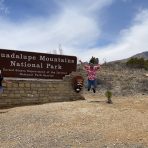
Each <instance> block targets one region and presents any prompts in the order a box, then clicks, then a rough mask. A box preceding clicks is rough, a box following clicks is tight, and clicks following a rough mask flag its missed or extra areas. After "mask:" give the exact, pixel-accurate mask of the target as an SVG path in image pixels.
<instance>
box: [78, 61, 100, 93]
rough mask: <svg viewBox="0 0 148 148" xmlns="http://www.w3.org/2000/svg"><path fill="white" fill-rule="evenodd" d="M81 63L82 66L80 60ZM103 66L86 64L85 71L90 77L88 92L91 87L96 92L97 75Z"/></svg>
mask: <svg viewBox="0 0 148 148" xmlns="http://www.w3.org/2000/svg"><path fill="white" fill-rule="evenodd" d="M79 61H80V63H81V64H82V63H83V62H82V61H81V60H79ZM100 69H101V66H100V64H97V65H94V64H93V63H90V64H85V65H84V70H85V71H86V72H87V76H88V91H90V89H91V87H92V90H93V92H94V93H95V92H96V73H97V70H100Z"/></svg>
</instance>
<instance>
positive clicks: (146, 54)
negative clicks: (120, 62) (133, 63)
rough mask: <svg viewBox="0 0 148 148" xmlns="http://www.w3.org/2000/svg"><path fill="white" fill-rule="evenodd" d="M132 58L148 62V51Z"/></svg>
mask: <svg viewBox="0 0 148 148" xmlns="http://www.w3.org/2000/svg"><path fill="white" fill-rule="evenodd" d="M132 57H133V58H144V59H145V60H148V51H146V52H142V53H139V54H136V55H134V56H132Z"/></svg>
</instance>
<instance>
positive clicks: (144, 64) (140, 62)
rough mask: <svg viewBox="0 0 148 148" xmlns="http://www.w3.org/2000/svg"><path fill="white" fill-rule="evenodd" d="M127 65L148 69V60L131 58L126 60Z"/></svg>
mask: <svg viewBox="0 0 148 148" xmlns="http://www.w3.org/2000/svg"><path fill="white" fill-rule="evenodd" d="M126 65H127V66H128V67H130V68H144V69H146V70H148V60H144V58H131V59H129V60H128V61H127V62H126Z"/></svg>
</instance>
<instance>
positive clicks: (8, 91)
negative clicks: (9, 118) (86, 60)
mask: <svg viewBox="0 0 148 148" xmlns="http://www.w3.org/2000/svg"><path fill="white" fill-rule="evenodd" d="M75 75H79V73H75V72H73V73H72V74H71V75H69V76H66V77H64V78H63V80H50V81H49V80H10V81H11V83H5V82H3V86H4V91H3V93H2V94H0V107H1V108H2V107H6V106H16V105H17V106H20V105H29V104H42V103H49V102H61V101H74V100H79V99H84V98H83V97H82V96H81V92H80V93H76V92H75V91H74V90H73V88H72V84H71V79H72V78H73V77H74V76H75Z"/></svg>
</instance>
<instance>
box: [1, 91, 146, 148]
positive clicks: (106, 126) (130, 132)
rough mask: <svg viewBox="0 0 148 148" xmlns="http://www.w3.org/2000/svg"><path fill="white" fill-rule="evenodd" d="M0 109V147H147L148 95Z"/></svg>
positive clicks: (91, 96) (90, 96) (95, 96)
mask: <svg viewBox="0 0 148 148" xmlns="http://www.w3.org/2000/svg"><path fill="white" fill-rule="evenodd" d="M85 97H86V100H84V101H74V102H61V103H49V104H43V105H34V106H24V107H15V108H10V109H2V110H0V133H1V134H0V148H148V96H138V95H137V96H135V97H128V98H123V97H121V98H117V97H116V98H113V102H114V103H113V104H107V103H106V99H105V98H104V97H101V96H99V95H98V94H97V93H96V94H92V93H91V92H90V93H89V94H87V93H85Z"/></svg>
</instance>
